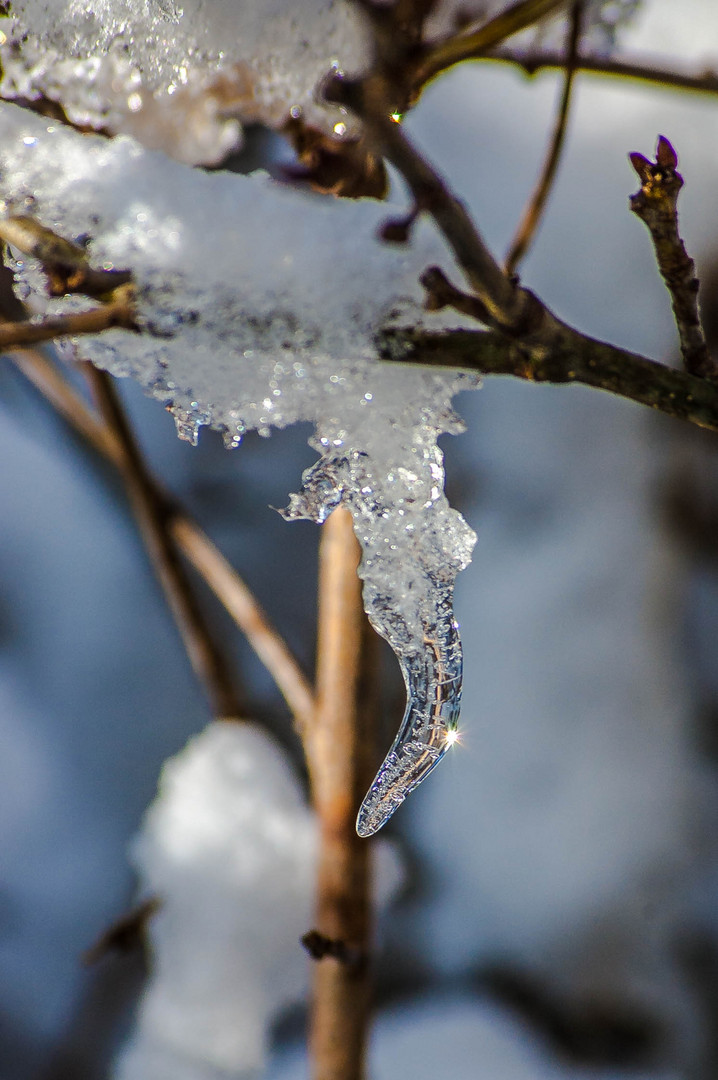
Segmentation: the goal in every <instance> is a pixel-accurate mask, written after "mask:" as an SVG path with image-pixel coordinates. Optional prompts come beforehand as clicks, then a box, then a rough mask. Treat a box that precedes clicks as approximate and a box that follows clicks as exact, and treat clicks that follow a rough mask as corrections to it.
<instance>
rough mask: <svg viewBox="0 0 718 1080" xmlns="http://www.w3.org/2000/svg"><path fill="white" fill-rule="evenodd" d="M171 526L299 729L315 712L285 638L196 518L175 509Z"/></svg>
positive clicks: (307, 688) (310, 689)
mask: <svg viewBox="0 0 718 1080" xmlns="http://www.w3.org/2000/svg"><path fill="white" fill-rule="evenodd" d="M170 529H171V532H172V535H173V537H174V538H175V540H176V541H177V543H178V544H179V546H180V547H181V549H182V552H183V554H184V555H185V556H186V558H187V559H188V560H189V561H190V563H191V564H192V566H193V567H194V568H195V570H196V571H197V573H198V574H199V575H200V576H201V577H202V578H203V579H204V581H205V582H206V583H207V585H209V587H210V589H211V590H212V591H213V593H214V594H215V596H216V597H217V598H218V599H219V600H220V601H221V602H222V603H223V604H224V606H225V608H226V609H227V611H228V612H229V614H230V615H231V616H232V618H233V619H234V621H235V622H236V624H237V626H239V627H240V628H241V629H242V631H243V633H244V634H245V635H246V637H247V639H248V641H249V643H250V644H251V646H252V648H253V649H254V651H255V653H256V654H257V656H258V657H259V659H260V660H261V661H262V663H263V664H264V666H265V667H266V669H267V671H268V672H269V673H270V675H271V676H272V678H273V679H274V681H275V683H276V684H277V688H278V689H279V691H280V693H281V694H282V696H283V697H284V700H285V701H286V703H287V705H288V706H289V708H290V709H291V712H292V715H293V716H294V719H295V722H296V724H297V729H298V730H299V732H300V734H301V733H303V732H304V731H306V730H307V728H308V727H309V726H310V724H311V722H312V718H313V716H314V713H315V702H314V694H313V693H312V688H311V686H310V685H309V682H308V680H307V679H306V677H305V676H304V674H303V673H302V671H301V669H300V667H299V665H298V664H297V661H296V660H295V659H294V657H293V656H292V654H291V652H290V651H289V649H288V647H287V645H286V644H285V642H284V640H283V638H281V637H280V635H279V634H278V632H277V631H276V630H275V628H274V627H273V626H272V624H271V623H270V621H269V619H268V618H267V616H266V614H265V613H264V611H263V610H262V608H261V607H260V605H259V604H258V603H257V601H256V599H255V597H254V596H253V595H252V593H251V591H250V590H249V589H248V587H247V586H246V585H245V583H244V581H242V579H241V577H240V576H239V575H238V574H237V572H236V571H235V570H234V568H233V567H232V566H231V565H230V563H229V562H227V560H226V559H225V557H224V555H222V553H221V552H220V551H219V549H218V548H216V547H215V545H214V544H213V543H212V541H211V540H210V539H209V538H208V537H207V536H206V535H205V534H204V533H203V532H202V530H201V529H200V528H199V526H198V525H196V524H195V522H193V521H192V520H190V518H188V517H187V516H186V515H184V514H174V515H173V516H172V517H171V519H170Z"/></svg>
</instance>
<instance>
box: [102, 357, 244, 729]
mask: <svg viewBox="0 0 718 1080" xmlns="http://www.w3.org/2000/svg"><path fill="white" fill-rule="evenodd" d="M87 377H88V379H89V381H90V384H91V386H92V388H93V391H94V393H95V396H96V398H97V402H98V406H99V409H100V411H101V413H102V415H103V417H104V419H105V422H106V424H107V426H108V428H109V429H110V431H111V432H113V434H114V435H115V436H116V438H117V440H118V442H119V444H120V446H121V448H122V457H121V460H120V463H119V466H120V470H121V472H122V478H123V480H124V483H125V488H126V490H127V495H128V498H129V500H130V504H131V506H132V510H133V513H134V515H135V518H136V520H137V523H138V526H139V529H140V532H141V534H142V538H143V540H144V542H145V545H146V547H147V551H148V553H149V556H150V559H151V560H152V565H153V567H154V570H155V573H156V574H157V577H158V579H159V582H160V584H161V586H162V588H163V590H164V593H165V596H166V598H167V603H168V605H169V608H170V610H171V612H172V615H173V616H174V619H175V622H176V624H177V627H178V629H179V632H180V634H181V636H182V641H183V643H184V646H185V649H186V650H187V655H188V657H189V659H190V663H191V664H192V668H193V670H194V672H195V674H196V675H197V677H198V679H199V680H200V682H201V683H202V686H203V687H204V689H205V690H206V692H207V696H208V698H209V701H210V705H211V708H212V710H213V712H214V715H215V716H217V717H238V716H241V714H242V711H243V710H242V708H241V705H240V702H239V699H238V697H237V694H236V692H235V689H234V686H233V681H232V677H231V674H230V670H229V666H228V664H227V663H226V661H225V658H224V656H223V654H222V653H221V651H220V650H219V648H218V646H217V645H216V643H215V642H214V640H213V638H212V635H211V633H210V631H209V627H208V626H207V623H206V620H205V617H204V615H203V613H202V610H201V608H200V607H199V604H198V603H197V598H196V596H195V594H194V592H193V590H192V586H191V584H190V582H189V579H188V577H187V574H186V573H185V569H184V567H183V566H182V563H181V560H180V557H179V551H178V549H177V545H176V543H175V541H174V539H173V537H172V536H171V534H170V529H169V520H170V516H171V515H170V511H169V508H168V507H167V505H165V504H164V503H163V502H162V500H161V499H159V498H158V495H157V489H156V487H155V485H154V483H153V481H152V478H151V476H150V475H149V473H148V471H147V467H146V465H145V462H144V459H143V457H142V454H141V452H140V449H139V447H138V445H137V443H136V441H135V438H134V436H133V434H132V431H131V429H130V426H129V424H128V422H127V418H126V416H125V414H124V411H123V409H122V406H121V404H120V401H119V398H118V397H117V393H116V391H115V388H114V386H113V384H112V379H111V377H110V376H109V375H107V374H106V372H104V371H99V370H98V369H96V368H94V367H92V366H91V365H89V364H88V365H87Z"/></svg>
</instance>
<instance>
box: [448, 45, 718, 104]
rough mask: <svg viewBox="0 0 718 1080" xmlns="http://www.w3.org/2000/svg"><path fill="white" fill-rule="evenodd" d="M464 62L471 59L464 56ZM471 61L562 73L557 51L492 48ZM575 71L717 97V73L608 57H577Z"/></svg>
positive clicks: (562, 60) (530, 72) (563, 62)
mask: <svg viewBox="0 0 718 1080" xmlns="http://www.w3.org/2000/svg"><path fill="white" fill-rule="evenodd" d="M466 59H472V58H471V57H466ZM475 59H482V60H493V61H497V62H499V63H503V64H511V65H512V66H513V67H520V68H522V69H523V71H524V72H525V73H526V74H527V75H535V74H536V73H537V72H539V71H542V70H543V71H547V70H549V71H550V70H555V69H556V68H558V69H560V70H563V69H564V68H565V66H566V57H565V56H563V55H562V54H561V53H558V52H543V51H541V52H518V51H514V50H512V49H496V50H494V51H492V52H490V53H484V52H482V53H479V54H478V55H477V56H476V57H475ZM576 70H577V71H585V72H587V73H589V74H591V75H606V76H608V77H609V78H612V79H615V78H620V79H634V80H635V81H637V82H646V83H651V84H652V85H653V86H657V87H663V88H665V89H670V90H688V91H692V92H694V93H698V94H718V72H716V71H703V72H699V73H698V74H694V73H692V72H688V71H678V70H676V69H675V68H665V67H661V66H660V65H658V64H651V63H649V62H647V61H644V60H641V59H639V58H636V59H633V60H632V59H625V60H616V59H614V58H613V57H609V56H579V57H578V59H577V61H576Z"/></svg>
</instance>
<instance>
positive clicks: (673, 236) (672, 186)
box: [630, 135, 718, 382]
mask: <svg viewBox="0 0 718 1080" xmlns="http://www.w3.org/2000/svg"><path fill="white" fill-rule="evenodd" d="M630 159H631V164H632V165H633V167H634V169H635V170H636V173H637V174H638V177H639V179H640V181H641V188H640V190H639V191H637V192H636V194H635V195H632V196H631V210H632V211H633V213H634V214H636V215H637V216H638V217H639V218H640V219H641V221H642V222H643V223H644V224H645V225H646V227H647V228H648V231H649V232H650V234H651V240H652V241H653V247H654V250H655V253H656V261H657V262H658V269H659V270H660V272H661V276H662V278H663V280H664V282H665V283H666V288H667V289H668V291H669V293H670V294H671V305H672V307H673V314H674V316H675V320H676V326H677V327H678V336H679V338H680V342H681V353H682V354H683V363H684V364H685V367H686V371H689V372H690V373H691V374H693V375H698V376H700V377H701V378H703V379H712V380H713V381H715V382H718V365H716V363H715V362H714V361H713V360H712V359H711V356H710V354H709V352H708V346H707V345H706V340H705V336H704V334H703V328H702V326H701V321H700V315H699V313H698V288H699V284H698V279H697V277H696V275H695V264H694V262H693V259H691V257H690V256H689V254H688V252H687V251H686V248H685V244H684V243H683V240H682V239H681V236H680V234H679V232H678V194H679V192H680V190H681V188H682V187H683V177H682V176H681V174H680V173H679V172H678V171H677V168H676V167H677V165H678V157H677V155H676V152H675V150H674V149H673V147H672V146H671V144H670V143H669V141H668V139H666V138H664V136H663V135H659V137H658V146H657V149H656V160H655V161H649V160H648V159H647V158H645V157H643V155H642V154H637V153H634V154H631V155H630Z"/></svg>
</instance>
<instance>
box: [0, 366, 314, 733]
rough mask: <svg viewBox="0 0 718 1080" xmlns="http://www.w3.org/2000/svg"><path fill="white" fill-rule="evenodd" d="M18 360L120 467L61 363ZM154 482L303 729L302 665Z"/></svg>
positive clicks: (193, 556) (180, 537)
mask: <svg viewBox="0 0 718 1080" xmlns="http://www.w3.org/2000/svg"><path fill="white" fill-rule="evenodd" d="M13 360H14V362H15V364H16V365H17V367H19V369H20V370H21V371H22V372H23V374H24V375H25V377H26V378H27V379H28V380H29V381H30V382H32V384H33V385H34V386H35V387H36V388H37V389H38V390H39V391H40V393H41V394H42V395H43V397H45V398H46V400H47V401H49V402H50V404H51V405H52V406H53V407H54V408H55V409H56V410H57V412H58V413H59V414H60V415H61V416H62V417H63V418H64V419H65V420H66V421H67V423H69V424H70V425H71V426H72V427H73V428H74V430H75V431H76V432H77V433H78V434H79V435H80V436H81V437H82V438H83V439H84V440H85V441H86V442H87V443H89V445H90V446H91V447H92V448H93V449H94V450H95V451H97V452H98V453H100V454H101V455H102V456H103V457H104V458H106V459H107V460H108V461H110V462H111V463H112V464H113V465H114V466H115V467H117V468H120V467H121V465H122V460H123V450H122V445H121V443H120V441H119V439H118V438H117V436H116V435H115V434H114V432H112V431H110V430H109V429H108V428H107V427H106V426H105V425H104V424H103V423H101V422H100V421H99V420H98V419H97V417H96V416H95V415H94V413H93V412H92V411H91V410H90V409H89V408H88V407H87V406H86V405H85V402H84V401H83V400H82V398H81V397H80V396H79V395H78V394H76V393H75V391H74V390H72V389H71V388H70V386H69V385H68V383H67V381H66V380H65V379H64V378H63V377H62V376H61V375H60V373H59V372H58V370H57V368H56V367H55V365H54V364H52V363H50V361H49V360H47V359H46V358H45V357H43V356H42V355H40V354H39V353H36V352H33V351H29V350H24V351H22V352H18V353H15V354H14V355H13ZM152 482H153V484H154V485H155V490H156V492H157V497H158V499H159V500H161V501H163V502H164V504H165V506H166V512H167V515H168V523H169V528H170V530H171V532H172V535H173V537H174V540H175V541H176V543H177V545H178V547H179V548H180V549H181V551H182V554H183V555H184V556H185V558H186V559H187V560H188V562H189V563H190V565H192V566H193V567H194V569H195V570H196V572H197V573H198V574H199V576H200V577H201V578H203V579H204V581H205V582H206V584H207V585H208V586H209V588H210V589H211V590H212V591H213V592H214V594H215V596H216V597H217V599H218V600H219V601H220V603H222V604H223V605H224V606H225V608H226V609H227V611H228V612H229V614H230V615H231V617H232V618H233V619H234V621H235V623H236V624H237V626H238V627H239V629H240V630H241V631H242V632H243V633H244V635H245V636H246V638H247V640H248V642H249V644H250V645H251V646H252V648H253V649H254V651H255V652H256V654H257V655H258V657H259V659H260V660H261V661H262V663H263V664H264V665H265V667H266V668H267V670H268V671H269V673H270V675H271V676H272V678H273V679H274V681H275V683H276V685H277V687H278V689H279V691H280V693H281V694H282V696H283V697H284V699H285V701H286V702H287V705H288V706H289V708H290V710H291V712H292V714H293V716H294V719H295V722H296V724H297V727H298V728H299V730H300V732H301V731H302V730H303V729H304V728H306V727H308V725H309V724H310V722H311V719H312V717H313V715H314V695H313V691H312V688H311V686H310V685H309V682H308V680H307V679H306V677H305V675H304V674H303V672H302V670H301V668H300V667H299V664H298V663H297V661H296V660H295V658H294V657H293V656H292V654H291V652H290V651H289V649H288V647H287V645H286V644H285V642H284V641H283V639H282V638H281V637H280V635H279V633H278V632H277V631H276V630H275V629H274V627H273V626H272V625H271V623H270V622H269V619H268V618H267V616H266V614H265V613H264V611H263V609H262V608H261V606H260V605H259V603H258V602H257V600H256V599H255V597H254V596H253V595H252V593H251V592H250V591H249V589H248V588H247V586H246V585H245V583H244V581H243V580H242V579H241V578H240V576H239V575H238V574H237V572H236V571H235V570H234V568H233V567H232V566H231V564H230V563H229V562H228V561H227V559H225V557H224V556H223V555H222V554H221V552H220V551H218V550H217V548H216V547H215V546H214V544H213V543H212V542H211V541H210V539H209V538H208V537H207V535H206V534H205V533H204V532H203V531H202V530H201V529H200V528H199V526H198V525H197V524H196V523H195V522H194V521H192V520H191V519H190V518H189V517H188V516H187V514H185V513H184V512H183V511H182V510H180V509H178V508H177V506H176V504H175V503H173V502H171V500H170V497H169V495H168V494H167V493H166V492H165V491H164V490H163V489H162V488H161V487H160V485H159V484H157V482H156V481H154V480H153V481H152Z"/></svg>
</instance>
